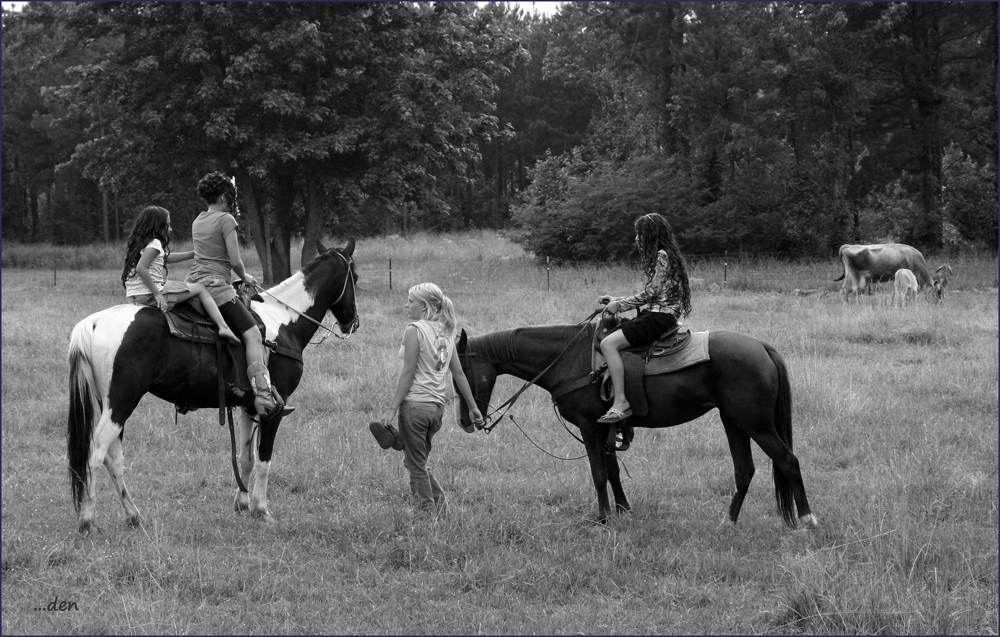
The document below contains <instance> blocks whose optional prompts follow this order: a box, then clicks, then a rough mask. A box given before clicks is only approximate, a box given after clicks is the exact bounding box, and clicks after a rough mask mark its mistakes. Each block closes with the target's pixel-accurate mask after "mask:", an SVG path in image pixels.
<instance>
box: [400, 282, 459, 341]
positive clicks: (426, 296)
mask: <svg viewBox="0 0 1000 637" xmlns="http://www.w3.org/2000/svg"><path fill="white" fill-rule="evenodd" d="M409 293H410V294H411V295H412V296H413V298H415V299H416V300H418V301H420V302H421V303H423V304H424V308H425V312H426V314H425V316H424V318H426V319H427V320H429V321H437V322H438V323H440V324H441V325H442V326H443V327H444V335H445V336H447V337H448V338H451V337H452V335H453V334H454V333H455V326H456V325H457V324H458V319H457V318H456V316H455V305H454V304H453V303H452V302H451V299H449V298H448V297H447V296H445V295H444V292H442V291H441V288H439V287H438V286H436V285H434V284H433V283H420V284H417V285H414V286H413V287H412V288H410V291H409Z"/></svg>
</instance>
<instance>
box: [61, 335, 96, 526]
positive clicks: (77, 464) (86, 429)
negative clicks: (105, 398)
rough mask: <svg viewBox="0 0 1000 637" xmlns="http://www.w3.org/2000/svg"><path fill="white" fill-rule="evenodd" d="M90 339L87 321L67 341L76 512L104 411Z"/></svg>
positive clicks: (71, 470) (68, 441)
mask: <svg viewBox="0 0 1000 637" xmlns="http://www.w3.org/2000/svg"><path fill="white" fill-rule="evenodd" d="M93 338H94V322H93V321H92V320H91V319H89V318H86V319H84V320H82V321H80V322H79V323H77V324H76V327H74V328H73V333H72V335H71V336H70V339H69V429H68V432H67V436H66V455H67V458H68V459H69V481H70V491H71V492H72V494H73V507H74V508H75V509H76V510H77V512H79V511H80V503H81V501H82V500H83V493H84V489H86V486H87V480H88V479H89V478H90V476H89V475H88V472H89V470H90V469H89V466H88V465H89V459H90V444H91V438H92V436H93V433H94V421H95V419H96V418H98V417H99V416H100V414H101V411H102V410H103V404H102V401H101V396H100V393H99V392H98V389H97V380H96V378H95V376H94V365H93V362H92V361H91V356H90V353H91V351H92V349H93Z"/></svg>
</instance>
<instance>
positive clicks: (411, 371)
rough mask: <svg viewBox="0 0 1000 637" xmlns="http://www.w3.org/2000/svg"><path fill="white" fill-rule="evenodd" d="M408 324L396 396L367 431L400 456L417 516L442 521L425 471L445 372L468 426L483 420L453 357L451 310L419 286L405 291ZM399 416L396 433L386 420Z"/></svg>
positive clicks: (440, 497) (438, 496)
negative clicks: (464, 406) (467, 417)
mask: <svg viewBox="0 0 1000 637" xmlns="http://www.w3.org/2000/svg"><path fill="white" fill-rule="evenodd" d="M403 308H404V309H405V311H406V317H407V319H408V320H409V321H410V324H409V325H407V326H406V329H405V330H404V331H403V343H402V345H401V346H400V348H399V358H400V359H401V360H402V361H403V371H402V372H401V373H400V375H399V381H398V382H397V383H396V393H395V394H394V395H393V397H392V403H390V405H389V408H388V409H387V410H386V412H385V414H384V415H383V416H382V420H381V421H376V422H373V423H371V424H370V425H369V428H370V429H371V432H372V434H373V435H374V436H375V439H376V440H378V443H379V445H381V447H382V448H383V449H389V448H390V447H392V448H393V449H397V450H402V451H403V454H404V455H403V466H404V467H406V470H407V471H408V472H409V474H410V491H411V492H412V493H413V496H414V498H415V499H416V503H415V504H416V510H417V514H418V516H421V517H430V515H431V514H433V513H435V512H436V513H437V514H438V515H445V514H446V512H447V503H446V501H445V495H444V491H443V490H442V489H441V485H440V484H438V481H437V480H436V479H435V478H434V475H433V474H432V473H431V471H430V469H428V468H427V458H428V456H429V455H430V452H431V439H432V438H433V437H434V434H436V433H437V432H438V431H440V430H441V423H442V419H443V417H444V404H445V401H446V389H447V386H448V384H447V381H448V372H449V371H450V372H451V374H452V377H453V378H454V379H455V384H457V385H458V389H459V391H461V393H462V396H463V397H464V398H465V402H466V404H467V405H468V406H469V413H470V415H471V416H472V420H473V422H475V423H476V424H480V423H482V421H483V415H482V413H480V411H479V407H477V406H476V400H475V398H474V397H473V395H472V388H471V387H469V381H468V380H467V379H466V378H465V373H464V372H463V371H462V365H461V363H460V362H459V360H458V355H457V354H456V353H455V338H454V335H455V325H456V319H455V307H454V305H453V304H452V302H451V299H449V298H448V297H447V296H445V295H444V293H443V292H442V291H441V288H439V287H438V286H436V285H434V284H433V283H421V284H419V285H415V286H413V287H412V288H410V291H409V293H408V294H407V297H406V304H405V305H404V306H403ZM397 412H398V414H399V420H398V422H399V431H398V432H397V431H396V429H395V428H394V427H393V426H392V420H393V418H394V417H395V416H396V414H397Z"/></svg>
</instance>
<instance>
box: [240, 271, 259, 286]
mask: <svg viewBox="0 0 1000 637" xmlns="http://www.w3.org/2000/svg"><path fill="white" fill-rule="evenodd" d="M243 282H244V283H249V284H250V285H251V286H253V287H257V279H255V278H253V276H252V275H251V274H250V273H249V272H244V273H243Z"/></svg>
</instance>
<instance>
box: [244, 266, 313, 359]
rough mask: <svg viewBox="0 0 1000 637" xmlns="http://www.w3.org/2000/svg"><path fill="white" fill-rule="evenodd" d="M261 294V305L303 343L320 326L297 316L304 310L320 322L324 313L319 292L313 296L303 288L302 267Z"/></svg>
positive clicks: (303, 312) (305, 313)
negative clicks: (262, 299) (262, 302)
mask: <svg viewBox="0 0 1000 637" xmlns="http://www.w3.org/2000/svg"><path fill="white" fill-rule="evenodd" d="M262 296H263V298H264V307H266V308H267V310H266V312H268V313H269V314H270V315H271V316H272V317H273V318H275V320H276V321H277V323H278V324H279V325H284V326H285V329H286V330H288V331H289V332H290V333H291V334H294V335H295V336H296V337H298V338H299V339H300V340H301V342H303V343H305V342H307V341H308V340H309V339H311V338H312V336H313V334H315V333H316V330H317V329H319V327H318V326H317V325H316V323H313V322H312V321H308V320H298V319H299V318H300V316H301V315H303V314H304V315H306V316H308V317H309V318H311V319H313V320H314V321H316V322H317V323H321V322H322V321H323V316H324V315H325V314H326V308H325V307H323V300H322V295H319V296H317V297H315V298H313V297H312V295H310V294H309V292H307V291H306V287H305V277H304V276H303V274H302V272H301V271H300V272H296V273H295V274H293V275H292V276H290V277H289V278H287V279H285V280H284V281H282V282H281V283H279V284H278V285H276V286H274V287H273V288H270V289H269V290H267V293H266V294H264V295H262ZM258 311H259V310H258ZM261 313H262V314H263V313H264V312H261Z"/></svg>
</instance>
